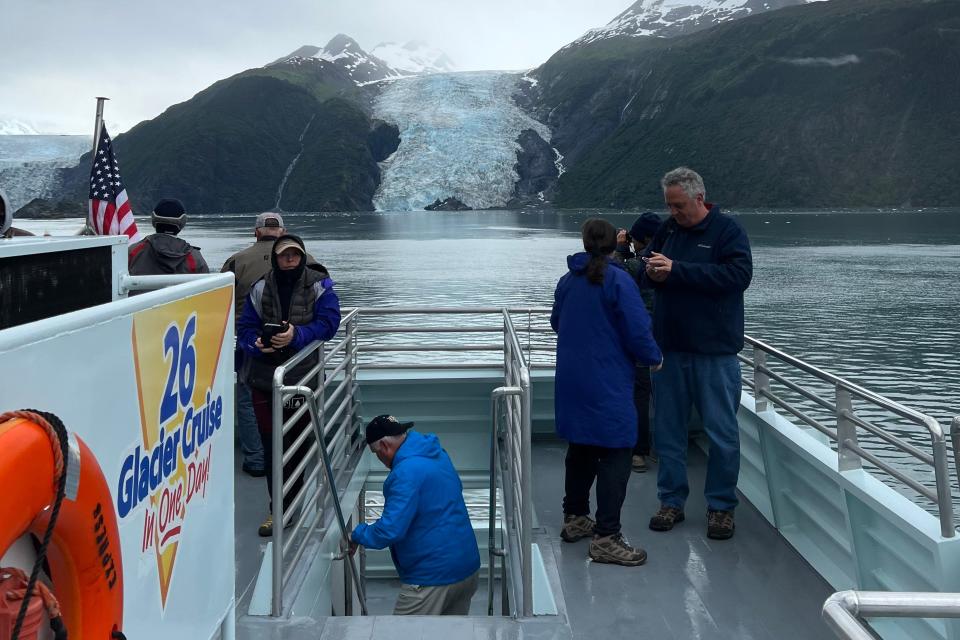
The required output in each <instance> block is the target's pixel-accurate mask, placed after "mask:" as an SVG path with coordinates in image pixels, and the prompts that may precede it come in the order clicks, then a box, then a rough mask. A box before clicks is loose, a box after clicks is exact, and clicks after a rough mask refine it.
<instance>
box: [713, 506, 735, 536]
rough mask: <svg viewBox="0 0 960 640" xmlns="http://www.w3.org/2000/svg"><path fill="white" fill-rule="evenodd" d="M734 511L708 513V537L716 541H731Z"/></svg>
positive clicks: (733, 527)
mask: <svg viewBox="0 0 960 640" xmlns="http://www.w3.org/2000/svg"><path fill="white" fill-rule="evenodd" d="M735 528H736V527H735V526H734V524H733V511H714V510H713V509H710V510H709V511H707V537H708V538H713V539H714V540H729V539H730V538H732V537H733V530H734V529H735Z"/></svg>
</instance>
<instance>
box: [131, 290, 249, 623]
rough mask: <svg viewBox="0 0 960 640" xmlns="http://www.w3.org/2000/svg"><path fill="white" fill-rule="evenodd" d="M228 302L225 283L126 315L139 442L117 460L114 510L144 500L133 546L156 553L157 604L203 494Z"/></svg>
mask: <svg viewBox="0 0 960 640" xmlns="http://www.w3.org/2000/svg"><path fill="white" fill-rule="evenodd" d="M232 303H233V295H232V291H231V290H230V288H229V287H225V288H221V289H216V290H214V291H208V292H206V293H202V294H198V295H195V296H191V297H189V298H185V299H183V300H177V301H175V302H170V303H168V304H165V305H161V306H159V307H154V308H152V309H147V310H145V311H141V312H139V313H137V314H135V315H134V318H133V335H132V340H133V356H134V365H135V370H136V373H137V389H138V392H139V397H140V426H141V434H142V438H143V444H142V447H141V446H140V445H137V446H136V447H135V448H134V450H133V451H131V452H129V455H128V456H127V457H126V459H125V461H124V463H123V465H122V469H121V475H120V480H119V483H118V500H117V512H118V515H119V516H120V518H121V519H122V518H126V517H127V516H128V515H130V514H131V513H132V511H133V510H134V508H135V507H137V505H138V504H141V503H142V504H144V505H145V507H146V508H145V509H143V513H144V516H143V538H142V543H141V552H143V553H149V552H152V553H153V554H155V555H156V559H157V570H158V574H159V579H160V598H161V605H162V606H163V607H166V602H167V594H168V593H169V590H170V582H171V580H172V579H173V567H174V564H175V562H176V559H177V549H178V548H179V544H180V538H181V534H182V533H183V527H184V522H185V519H186V515H187V511H188V509H189V508H190V506H191V504H193V503H194V502H195V501H197V500H204V499H206V490H207V485H208V483H209V479H210V461H211V458H212V455H213V446H212V442H211V439H212V438H213V436H214V435H215V434H216V432H217V431H218V430H219V429H220V427H221V425H222V423H223V398H222V396H218V395H216V394H215V393H214V391H213V389H214V381H215V377H216V373H217V364H218V362H219V361H220V354H221V351H222V350H223V348H224V345H223V338H224V334H225V332H226V328H227V322H230V321H232V319H233V304H232ZM151 550H152V551H151Z"/></svg>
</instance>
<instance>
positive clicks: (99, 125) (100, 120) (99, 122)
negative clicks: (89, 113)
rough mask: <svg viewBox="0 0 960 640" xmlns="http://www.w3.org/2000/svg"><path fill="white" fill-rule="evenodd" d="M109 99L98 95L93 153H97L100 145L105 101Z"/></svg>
mask: <svg viewBox="0 0 960 640" xmlns="http://www.w3.org/2000/svg"><path fill="white" fill-rule="evenodd" d="M109 99H110V98H103V97H100V96H97V117H96V120H94V124H93V155H97V147H98V146H100V129H101V128H103V103H104V102H106V101H107V100H109Z"/></svg>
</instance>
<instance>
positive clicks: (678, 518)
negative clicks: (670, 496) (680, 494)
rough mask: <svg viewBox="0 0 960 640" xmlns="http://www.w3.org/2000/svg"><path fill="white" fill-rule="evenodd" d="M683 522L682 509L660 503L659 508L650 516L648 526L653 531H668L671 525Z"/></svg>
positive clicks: (671, 527)
mask: <svg viewBox="0 0 960 640" xmlns="http://www.w3.org/2000/svg"><path fill="white" fill-rule="evenodd" d="M681 522H683V511H682V510H680V509H677V508H676V507H668V506H667V505H661V506H660V510H659V511H657V512H656V513H655V514H653V517H652V518H650V528H651V529H653V530H654V531H670V529H673V525H675V524H679V523H681Z"/></svg>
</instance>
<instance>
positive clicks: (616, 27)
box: [567, 0, 823, 46]
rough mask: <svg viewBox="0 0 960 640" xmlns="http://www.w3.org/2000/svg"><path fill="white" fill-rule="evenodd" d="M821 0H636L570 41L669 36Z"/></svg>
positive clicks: (575, 43)
mask: <svg viewBox="0 0 960 640" xmlns="http://www.w3.org/2000/svg"><path fill="white" fill-rule="evenodd" d="M820 1H823V0H637V2H635V3H634V4H633V5H631V6H630V8H628V9H627V10H626V11H624V12H623V13H621V14H620V15H618V16H617V17H616V18H614V19H613V20H611V21H610V22H609V23H608V24H607V25H606V26H603V27H600V28H598V29H591V30H590V31H588V32H587V33H585V34H584V35H583V36H581V37H580V39H578V40H576V41H574V42H572V43H571V44H570V45H567V46H572V45H580V44H587V43H590V42H594V41H597V40H604V39H606V38H615V37H618V36H631V37H638V36H656V37H661V38H670V37H674V36H679V35H683V34H686V33H691V32H693V31H699V30H700V29H706V28H708V27H712V26H713V25H716V24H720V23H722V22H728V21H730V20H737V19H739V18H745V17H747V16H749V15H753V14H756V13H762V12H764V11H772V10H774V9H782V8H784V7H790V6H793V5H798V4H807V3H809V2H820Z"/></svg>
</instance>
